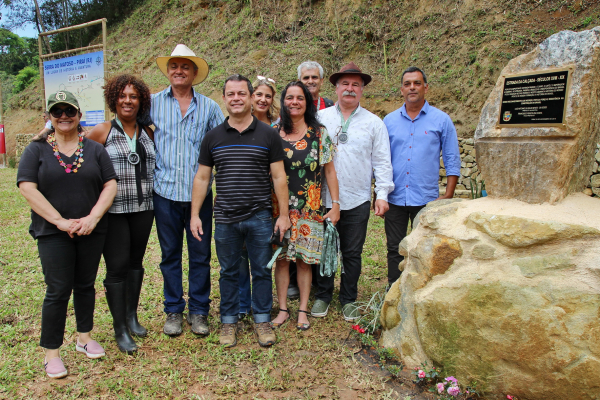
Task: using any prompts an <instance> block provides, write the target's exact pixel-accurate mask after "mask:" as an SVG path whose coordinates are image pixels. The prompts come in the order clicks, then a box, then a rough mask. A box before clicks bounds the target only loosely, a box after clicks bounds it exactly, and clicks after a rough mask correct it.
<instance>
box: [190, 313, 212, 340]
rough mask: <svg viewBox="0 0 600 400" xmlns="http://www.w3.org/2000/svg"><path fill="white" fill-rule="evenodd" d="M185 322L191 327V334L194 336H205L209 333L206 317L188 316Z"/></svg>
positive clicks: (199, 315) (200, 315) (198, 315)
mask: <svg viewBox="0 0 600 400" xmlns="http://www.w3.org/2000/svg"><path fill="white" fill-rule="evenodd" d="M187 322H188V324H190V325H191V326H192V332H194V333H195V334H196V335H200V336H206V335H208V334H209V333H210V331H209V330H208V317H207V316H206V315H202V314H188V315H187Z"/></svg>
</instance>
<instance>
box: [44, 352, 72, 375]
mask: <svg viewBox="0 0 600 400" xmlns="http://www.w3.org/2000/svg"><path fill="white" fill-rule="evenodd" d="M44 369H45V370H46V375H48V377H49V378H54V379H59V378H64V377H65V376H67V369H66V368H65V365H64V364H63V362H62V360H61V358H60V357H54V358H53V359H52V360H50V361H46V359H44Z"/></svg>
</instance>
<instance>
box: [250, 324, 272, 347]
mask: <svg viewBox="0 0 600 400" xmlns="http://www.w3.org/2000/svg"><path fill="white" fill-rule="evenodd" d="M254 332H255V333H256V337H257V338H258V344H260V345H261V346H262V347H269V346H272V345H274V344H275V342H276V341H277V337H276V336H275V332H273V328H271V323H270V322H260V323H258V324H254Z"/></svg>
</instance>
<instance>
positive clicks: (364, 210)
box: [315, 201, 371, 306]
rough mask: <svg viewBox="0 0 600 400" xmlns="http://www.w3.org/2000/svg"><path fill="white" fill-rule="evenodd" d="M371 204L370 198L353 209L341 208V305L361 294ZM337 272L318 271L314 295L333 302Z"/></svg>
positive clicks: (339, 226)
mask: <svg viewBox="0 0 600 400" xmlns="http://www.w3.org/2000/svg"><path fill="white" fill-rule="evenodd" d="M370 211H371V203H370V202H369V201H367V202H365V203H363V204H361V205H360V206H358V207H355V208H353V209H351V210H342V211H340V220H339V222H338V223H337V226H336V228H337V230H338V233H339V235H340V250H341V252H342V263H343V267H344V273H343V274H342V277H341V281H340V303H341V304H342V306H344V305H346V304H348V303H352V302H354V301H356V297H357V296H358V278H360V273H361V270H362V261H361V255H362V251H363V246H364V244H365V239H366V238H367V226H368V225H369V214H370ZM334 280H335V275H333V276H331V277H326V276H321V275H320V273H318V274H317V291H316V293H315V298H316V299H317V300H323V301H325V302H326V303H330V302H331V299H332V297H333V284H334Z"/></svg>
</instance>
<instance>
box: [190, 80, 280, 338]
mask: <svg viewBox="0 0 600 400" xmlns="http://www.w3.org/2000/svg"><path fill="white" fill-rule="evenodd" d="M252 92H253V89H252V84H251V83H250V81H249V80H248V78H246V77H244V76H241V75H238V74H236V75H232V76H230V77H229V78H227V80H226V81H225V85H224V86H223V101H224V102H225V106H226V107H227V111H228V112H229V117H227V119H225V122H223V123H222V124H221V125H219V126H217V127H216V128H215V129H213V130H211V131H209V132H208V133H207V134H206V136H205V137H204V140H203V141H202V145H201V148H200V157H199V159H198V163H199V164H200V165H199V167H198V172H197V173H196V176H195V177H194V185H193V189H192V215H191V220H190V229H191V231H192V234H193V235H194V237H195V238H196V239H198V240H201V235H202V233H203V232H202V222H201V221H200V218H199V217H198V213H199V211H200V207H201V206H202V203H203V202H204V198H205V196H206V191H207V189H208V185H209V183H210V176H211V172H212V168H213V166H214V167H215V168H216V170H217V175H216V183H217V198H216V202H215V207H214V212H215V234H214V239H215V246H216V250H217V257H218V258H219V263H220V265H221V276H220V278H219V288H220V291H221V306H220V311H221V323H222V327H221V333H220V336H219V340H220V342H221V344H222V345H225V346H226V347H233V346H235V345H236V343H237V338H236V326H237V322H238V314H239V270H240V261H241V256H242V246H243V244H244V243H246V247H247V249H248V257H249V259H250V269H251V272H252V289H253V290H252V312H253V316H254V322H255V328H254V330H255V332H256V335H257V337H258V343H259V344H260V345H261V346H263V347H265V346H271V345H272V344H274V343H275V339H276V337H275V334H274V333H273V330H272V328H271V325H270V321H271V307H272V305H273V294H272V277H271V270H270V269H268V268H267V264H268V262H269V260H270V258H271V252H272V250H271V244H270V238H271V235H272V234H273V231H274V230H275V231H276V232H277V231H279V233H280V238H279V239H280V240H283V235H284V233H285V232H286V231H287V230H288V229H289V228H290V226H291V224H290V219H289V216H288V188H287V177H286V173H285V169H284V166H283V159H284V157H285V156H286V155H285V153H284V151H283V146H282V145H281V140H280V139H279V135H278V133H277V131H276V130H275V129H273V128H271V127H269V126H268V125H267V124H265V123H263V122H260V121H258V120H257V119H256V118H255V117H253V116H252V114H251V111H250V105H251V96H252ZM269 173H270V176H269ZM271 177H272V180H273V186H274V188H275V195H276V196H277V201H278V203H279V207H280V216H279V218H278V219H277V221H276V223H275V229H274V230H273V224H272V210H271V208H272V205H271Z"/></svg>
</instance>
